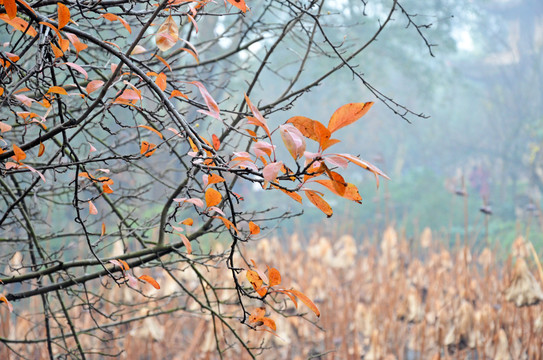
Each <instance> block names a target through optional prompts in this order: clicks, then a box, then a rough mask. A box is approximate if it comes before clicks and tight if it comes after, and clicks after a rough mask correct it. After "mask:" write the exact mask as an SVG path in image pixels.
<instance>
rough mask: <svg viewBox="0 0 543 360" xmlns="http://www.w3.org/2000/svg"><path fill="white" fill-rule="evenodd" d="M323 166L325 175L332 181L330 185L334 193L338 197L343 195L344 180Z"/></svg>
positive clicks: (344, 188)
mask: <svg viewBox="0 0 543 360" xmlns="http://www.w3.org/2000/svg"><path fill="white" fill-rule="evenodd" d="M324 166H325V171H326V174H327V175H328V177H329V178H330V180H332V185H333V186H334V190H335V193H336V194H338V195H339V196H343V195H344V194H345V190H347V183H346V182H345V179H344V178H343V176H341V175H340V174H338V173H337V172H335V171H331V170H329V169H328V167H327V166H326V165H324Z"/></svg>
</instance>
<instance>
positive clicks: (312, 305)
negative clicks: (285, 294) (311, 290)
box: [288, 290, 321, 317]
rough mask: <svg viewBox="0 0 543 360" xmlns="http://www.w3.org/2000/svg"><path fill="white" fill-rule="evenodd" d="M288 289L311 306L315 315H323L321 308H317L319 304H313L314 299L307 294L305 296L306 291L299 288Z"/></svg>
mask: <svg viewBox="0 0 543 360" xmlns="http://www.w3.org/2000/svg"><path fill="white" fill-rule="evenodd" d="M288 291H289V292H291V293H292V294H293V295H295V296H296V297H297V298H298V299H300V301H301V302H303V303H304V304H306V305H307V307H308V308H310V309H311V310H312V311H313V312H314V313H315V315H317V317H320V316H321V313H320V311H319V309H318V308H317V306H315V304H313V301H311V300H310V299H309V298H308V297H307V296H305V294H304V293H302V292H300V291H298V290H288Z"/></svg>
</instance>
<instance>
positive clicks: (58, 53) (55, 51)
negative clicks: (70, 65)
mask: <svg viewBox="0 0 543 360" xmlns="http://www.w3.org/2000/svg"><path fill="white" fill-rule="evenodd" d="M50 44H51V50H53V54H54V55H55V59H56V58H59V57H62V56H64V52H63V51H62V50H60V49H59V48H58V47H56V46H55V45H54V44H53V43H50Z"/></svg>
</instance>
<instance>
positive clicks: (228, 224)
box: [214, 216, 239, 234]
mask: <svg viewBox="0 0 543 360" xmlns="http://www.w3.org/2000/svg"><path fill="white" fill-rule="evenodd" d="M214 217H215V218H219V219H221V220H222V222H223V224H224V226H226V228H227V229H234V231H235V232H236V233H238V234H239V231H238V229H236V227H235V226H234V223H233V222H232V221H230V220H228V219H227V218H225V217H224V216H214Z"/></svg>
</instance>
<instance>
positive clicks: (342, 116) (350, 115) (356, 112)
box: [328, 101, 373, 133]
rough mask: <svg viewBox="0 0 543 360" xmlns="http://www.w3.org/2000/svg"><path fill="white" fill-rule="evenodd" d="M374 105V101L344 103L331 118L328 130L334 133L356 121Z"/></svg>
mask: <svg viewBox="0 0 543 360" xmlns="http://www.w3.org/2000/svg"><path fill="white" fill-rule="evenodd" d="M372 105H373V101H370V102H366V103H350V104H347V105H343V106H342V107H340V108H339V109H337V110H336V111H335V112H334V114H333V115H332V117H331V118H330V122H329V123H328V130H330V132H331V133H333V132H334V131H337V130H339V129H341V128H342V127H344V126H347V125H349V124H352V123H354V122H355V121H356V120H358V119H360V118H361V117H362V116H364V115H366V113H367V112H368V111H369V109H370V108H371V106H372Z"/></svg>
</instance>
